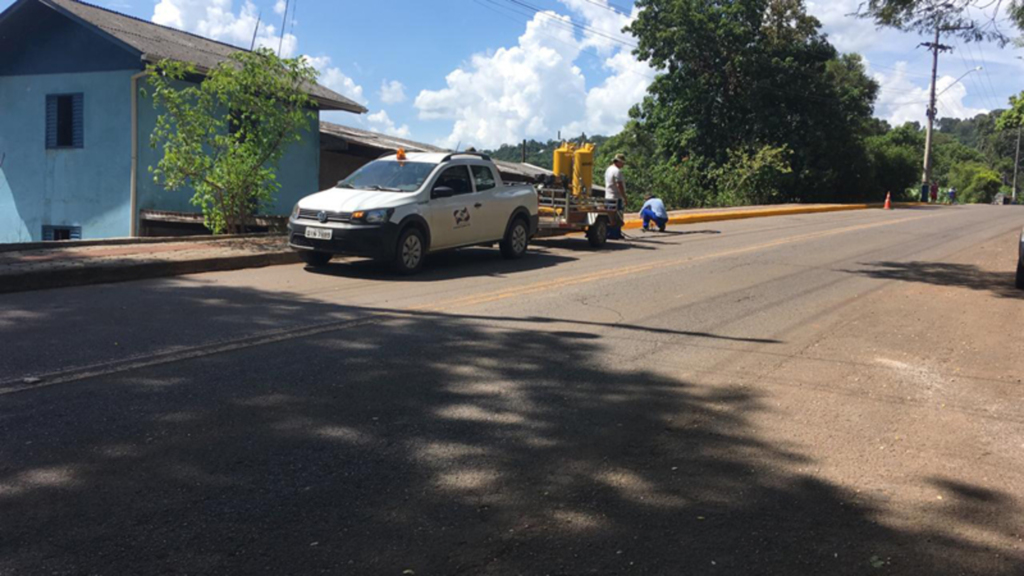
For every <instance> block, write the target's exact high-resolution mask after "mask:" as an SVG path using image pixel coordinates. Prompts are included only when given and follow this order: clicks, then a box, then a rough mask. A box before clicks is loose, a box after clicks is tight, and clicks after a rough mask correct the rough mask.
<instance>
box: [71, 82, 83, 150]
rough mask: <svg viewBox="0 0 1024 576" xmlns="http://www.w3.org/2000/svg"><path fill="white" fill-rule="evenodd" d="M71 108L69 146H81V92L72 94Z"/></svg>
mask: <svg viewBox="0 0 1024 576" xmlns="http://www.w3.org/2000/svg"><path fill="white" fill-rule="evenodd" d="M71 109H72V111H73V112H72V116H71V146H72V147H74V148H81V147H82V146H84V145H85V124H84V122H85V120H84V116H85V103H84V102H83V96H82V94H81V93H78V94H75V95H73V96H72V99H71Z"/></svg>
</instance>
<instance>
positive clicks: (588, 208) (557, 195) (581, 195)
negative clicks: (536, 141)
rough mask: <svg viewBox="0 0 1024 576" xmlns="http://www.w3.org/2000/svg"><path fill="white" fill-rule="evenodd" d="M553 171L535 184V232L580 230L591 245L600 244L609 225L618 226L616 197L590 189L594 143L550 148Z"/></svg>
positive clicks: (547, 234)
mask: <svg viewBox="0 0 1024 576" xmlns="http://www.w3.org/2000/svg"><path fill="white" fill-rule="evenodd" d="M552 160H553V162H552V164H553V166H554V170H553V171H554V174H552V175H549V176H546V177H544V179H543V180H542V182H541V184H539V185H537V214H538V216H539V223H538V230H537V235H538V236H539V237H550V236H561V235H565V234H571V233H573V232H584V233H586V235H587V241H589V242H590V245H591V246H593V247H594V248H600V247H601V246H604V244H605V242H607V238H608V227H609V226H616V225H618V226H621V225H622V213H621V211H620V210H619V206H618V201H617V200H606V199H605V198H604V194H603V192H599V193H598V194H599V196H595V191H594V186H593V182H594V146H593V144H584V145H582V146H580V147H578V148H577V147H576V146H575V145H573V144H571V143H569V142H565V143H563V144H562V145H561V146H559V147H558V148H557V149H555V150H554V151H553V158H552Z"/></svg>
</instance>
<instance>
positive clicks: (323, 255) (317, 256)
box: [299, 250, 331, 267]
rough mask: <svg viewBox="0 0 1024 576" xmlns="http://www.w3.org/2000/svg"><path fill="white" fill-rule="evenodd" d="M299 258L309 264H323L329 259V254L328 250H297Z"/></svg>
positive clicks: (314, 265) (315, 265)
mask: <svg viewBox="0 0 1024 576" xmlns="http://www.w3.org/2000/svg"><path fill="white" fill-rule="evenodd" d="M299 259H301V260H302V261H303V262H305V263H306V264H307V265H309V266H313V267H317V266H325V265H327V263H328V262H330V261H331V254H330V253H328V252H316V251H315V250H303V251H301V252H299Z"/></svg>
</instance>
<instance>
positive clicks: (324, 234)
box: [306, 228, 331, 240]
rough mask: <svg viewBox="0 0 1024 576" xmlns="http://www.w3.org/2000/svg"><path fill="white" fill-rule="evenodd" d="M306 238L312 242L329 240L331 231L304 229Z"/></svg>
mask: <svg viewBox="0 0 1024 576" xmlns="http://www.w3.org/2000/svg"><path fill="white" fill-rule="evenodd" d="M306 238H313V239H314V240H330V239H331V229H330V228H306Z"/></svg>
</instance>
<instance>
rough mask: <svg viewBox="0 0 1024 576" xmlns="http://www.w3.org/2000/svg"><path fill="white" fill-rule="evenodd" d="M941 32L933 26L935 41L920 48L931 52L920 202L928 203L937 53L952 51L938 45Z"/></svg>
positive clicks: (937, 25) (939, 28) (937, 66)
mask: <svg viewBox="0 0 1024 576" xmlns="http://www.w3.org/2000/svg"><path fill="white" fill-rule="evenodd" d="M940 32H942V27H941V26H940V25H939V24H936V25H935V41H934V42H924V43H922V44H921V46H925V47H926V48H928V49H929V50H931V51H932V87H931V97H930V98H929V100H928V127H927V129H926V132H925V134H924V171H923V172H922V173H921V201H922V202H927V201H928V198H927V196H928V184H929V183H930V182H931V180H932V129H933V124H935V77H936V76H937V75H938V71H939V52H946V51H948V50H952V47H950V46H946V45H943V44H939V33H940Z"/></svg>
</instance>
